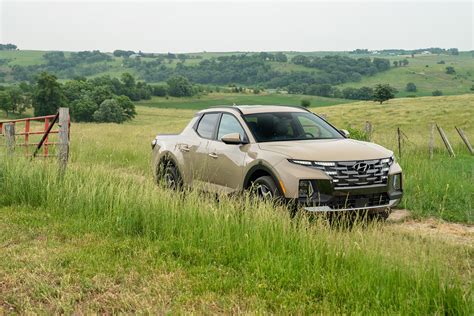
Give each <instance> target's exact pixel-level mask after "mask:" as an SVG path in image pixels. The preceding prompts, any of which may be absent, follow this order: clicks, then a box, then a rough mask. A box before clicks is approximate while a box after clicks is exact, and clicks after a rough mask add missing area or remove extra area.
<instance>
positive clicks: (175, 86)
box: [166, 76, 194, 97]
mask: <svg viewBox="0 0 474 316" xmlns="http://www.w3.org/2000/svg"><path fill="white" fill-rule="evenodd" d="M166 83H167V84H168V93H169V95H171V96H173V97H189V96H192V95H193V94H194V91H193V86H192V85H191V83H190V82H189V80H188V78H186V77H183V76H173V77H171V78H170V79H168V81H167V82H166Z"/></svg>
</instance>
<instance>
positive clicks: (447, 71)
mask: <svg viewBox="0 0 474 316" xmlns="http://www.w3.org/2000/svg"><path fill="white" fill-rule="evenodd" d="M446 73H447V74H448V75H454V74H455V73H456V70H454V67H452V66H448V67H446Z"/></svg>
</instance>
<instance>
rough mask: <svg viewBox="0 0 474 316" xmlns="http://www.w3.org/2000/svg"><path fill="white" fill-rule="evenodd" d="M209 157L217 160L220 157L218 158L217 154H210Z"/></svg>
mask: <svg viewBox="0 0 474 316" xmlns="http://www.w3.org/2000/svg"><path fill="white" fill-rule="evenodd" d="M209 157H211V158H214V159H216V158H217V157H219V156H217V154H216V153H210V154H209Z"/></svg>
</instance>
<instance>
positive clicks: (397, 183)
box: [392, 173, 402, 191]
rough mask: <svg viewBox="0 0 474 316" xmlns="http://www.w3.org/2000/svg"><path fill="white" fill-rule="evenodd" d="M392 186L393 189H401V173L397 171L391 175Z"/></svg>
mask: <svg viewBox="0 0 474 316" xmlns="http://www.w3.org/2000/svg"><path fill="white" fill-rule="evenodd" d="M392 187H393V189H394V190H397V191H399V190H401V188H402V174H401V173H397V174H394V175H393V176H392Z"/></svg>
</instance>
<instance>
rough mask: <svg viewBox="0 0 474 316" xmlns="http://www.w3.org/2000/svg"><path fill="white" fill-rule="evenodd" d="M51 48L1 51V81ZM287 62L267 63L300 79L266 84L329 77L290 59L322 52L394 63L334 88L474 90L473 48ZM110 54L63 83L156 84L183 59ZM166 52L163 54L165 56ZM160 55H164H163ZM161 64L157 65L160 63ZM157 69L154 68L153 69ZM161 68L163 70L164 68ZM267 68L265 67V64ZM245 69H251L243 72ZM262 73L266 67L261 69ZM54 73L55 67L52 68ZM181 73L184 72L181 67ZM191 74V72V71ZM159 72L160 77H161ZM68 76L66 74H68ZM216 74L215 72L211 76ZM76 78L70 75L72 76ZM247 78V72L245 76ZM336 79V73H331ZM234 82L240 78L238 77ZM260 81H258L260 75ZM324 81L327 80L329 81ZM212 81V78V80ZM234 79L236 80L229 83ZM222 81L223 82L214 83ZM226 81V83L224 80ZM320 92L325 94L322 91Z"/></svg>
mask: <svg viewBox="0 0 474 316" xmlns="http://www.w3.org/2000/svg"><path fill="white" fill-rule="evenodd" d="M45 53H47V52H42V51H22V50H19V51H0V81H2V80H3V81H4V82H5V83H13V82H14V77H13V76H12V67H14V66H20V67H27V66H30V67H34V66H37V65H40V64H45V63H46V60H45V59H44V58H43V56H44V54H45ZM238 54H241V53H238V52H233V53H231V52H227V53H194V54H187V55H186V56H187V59H185V60H184V62H183V63H182V65H184V66H185V67H194V66H197V65H198V64H199V63H200V62H201V61H203V60H211V59H213V58H218V57H226V58H228V57H230V56H232V55H238ZM248 54H249V55H252V54H254V55H255V54H257V53H248ZM285 54H286V56H287V58H288V61H287V62H276V61H265V62H264V64H265V65H266V66H265V67H269V69H271V70H272V71H276V72H278V73H282V74H285V73H286V74H299V75H298V76H296V77H294V76H293V77H290V78H287V79H284V80H283V81H282V80H279V81H278V80H277V81H275V80H273V81H269V82H268V85H269V86H271V87H277V86H279V85H280V86H281V87H283V88H285V87H286V86H287V85H288V83H289V82H292V80H293V81H294V82H295V83H296V84H297V85H301V84H302V83H304V82H306V81H308V80H313V79H311V78H313V77H315V78H319V77H321V76H324V78H326V76H325V73H324V72H322V71H321V70H320V69H317V68H310V67H305V66H303V65H300V64H294V63H292V62H291V58H293V57H295V56H298V55H305V56H312V57H321V56H336V55H337V56H346V57H351V58H354V59H357V58H374V57H377V58H382V59H387V60H389V61H390V64H391V67H390V69H389V70H386V71H380V72H377V73H375V74H374V75H371V76H368V75H362V76H361V77H360V81H358V82H351V81H349V82H346V83H344V84H339V85H335V87H337V88H340V89H341V90H342V89H344V88H346V87H362V86H370V87H373V86H374V85H376V84H378V83H389V84H390V85H392V86H394V87H395V88H397V89H398V91H399V92H398V93H397V97H403V96H429V95H431V94H432V92H433V91H434V90H441V91H442V92H443V94H445V95H453V94H465V93H472V92H473V90H471V89H472V86H473V85H474V57H473V56H472V53H470V52H461V53H460V54H459V55H447V54H440V55H435V54H431V55H422V54H417V55H415V57H414V58H411V56H405V55H389V54H385V55H382V54H380V55H355V54H349V53H346V52H311V53H298V52H288V53H285ZM70 55H71V53H70V52H65V54H64V56H65V58H68V57H69V56H70ZM108 56H110V59H109V60H105V61H99V62H93V63H90V64H80V65H78V66H77V68H76V69H70V70H68V71H65V72H64V71H63V72H62V73H61V75H60V79H61V80H62V81H64V80H66V78H67V76H68V74H69V76H73V75H72V73H73V72H72V71H73V70H77V71H76V74H78V75H84V76H86V77H97V76H101V75H110V76H112V77H119V76H120V75H121V74H122V73H123V72H129V73H131V74H133V75H135V76H137V77H138V78H142V79H143V78H147V81H149V82H154V81H156V80H158V81H162V80H164V79H165V78H167V76H169V75H170V74H171V73H173V72H174V71H176V67H177V65H178V64H180V63H181V62H182V61H183V60H180V59H178V58H174V59H164V60H162V61H160V62H159V63H158V64H156V63H157V57H142V58H140V59H139V60H134V59H127V60H125V59H124V58H122V57H115V56H113V55H112V54H108ZM161 56H162V57H163V56H166V55H165V54H162V55H161ZM162 57H160V58H162ZM403 59H407V60H408V62H409V63H408V65H407V66H403V67H394V65H393V62H394V61H398V60H403ZM440 62H444V64H440ZM158 65H159V67H158ZM448 66H449V67H454V69H455V72H456V73H455V74H446V67H448ZM153 67H155V68H153ZM160 67H161V68H160ZM229 67H230V65H229ZM248 67H249V69H248V71H250V70H251V69H252V67H254V66H251V65H250V64H249V65H248ZM262 69H265V68H262ZM29 71H33V69H30V68H25V69H24V70H23V72H21V73H20V74H23V76H20V77H24V78H26V77H27V76H25V75H24V73H25V72H29ZM244 71H247V70H244ZM259 71H260V72H261V71H262V70H259ZM52 72H53V73H54V70H53V71H52ZM180 72H183V70H180ZM188 72H189V71H188ZM158 73H161V75H157V74H158ZM65 76H66V77H65ZM143 76H145V77H143ZM208 76H209V75H207V76H206V75H204V74H199V75H198V74H196V76H195V77H196V78H195V81H196V80H197V81H196V82H200V80H204V81H203V82H208V81H209V79H208ZM213 76H215V75H213ZM265 76H266V78H267V79H265V80H268V79H270V78H272V73H271V72H269V73H268V74H266V75H265ZM71 78H72V77H71ZM243 78H245V76H244V77H243ZM329 78H332V77H329ZM235 80H236V83H238V81H239V80H242V79H237V78H236V79H235ZM256 80H257V79H256ZM325 80H326V79H325ZM210 82H212V81H210ZM229 82H232V81H229ZM265 82H266V81H263V77H262V81H260V83H259V84H258V85H262V86H265V85H266V84H267V83H265ZM409 82H413V83H414V84H415V85H416V87H417V91H416V92H406V91H405V87H406V84H407V83H409ZM216 85H222V84H216ZM225 85H226V84H225ZM242 85H244V86H246V85H249V84H245V83H242ZM321 95H322V94H321Z"/></svg>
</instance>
